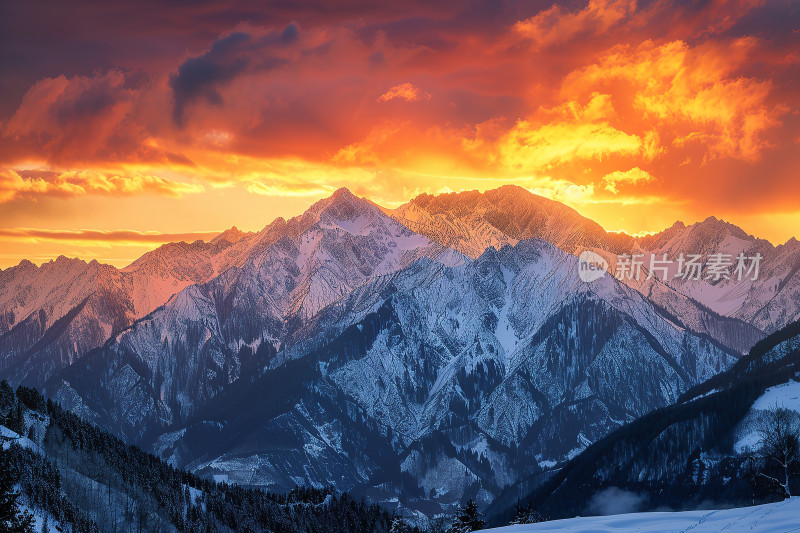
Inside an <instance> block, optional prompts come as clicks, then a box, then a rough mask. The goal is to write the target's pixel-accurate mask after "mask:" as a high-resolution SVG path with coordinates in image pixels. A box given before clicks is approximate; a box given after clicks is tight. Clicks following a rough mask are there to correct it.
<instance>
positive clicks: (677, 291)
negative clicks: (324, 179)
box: [386, 185, 800, 353]
mask: <svg viewBox="0 0 800 533" xmlns="http://www.w3.org/2000/svg"><path fill="white" fill-rule="evenodd" d="M386 212H387V213H389V214H390V215H391V216H392V217H394V218H395V219H396V220H398V221H399V222H401V223H402V224H404V225H406V226H407V227H409V228H410V229H412V230H414V231H416V232H419V233H422V234H424V235H427V236H429V237H430V238H432V239H434V240H436V241H437V242H440V243H442V244H445V245H447V246H450V247H453V248H455V249H457V250H459V251H461V252H463V253H464V254H466V255H468V256H470V257H477V256H478V255H480V254H481V253H482V252H483V250H485V249H486V248H487V247H490V246H491V247H494V248H499V247H501V246H503V245H504V244H511V245H514V244H516V243H517V242H519V240H521V239H529V238H539V239H543V240H546V241H548V242H551V243H553V244H555V245H556V246H558V247H559V248H561V249H562V250H564V251H566V252H568V253H572V254H579V253H580V252H581V251H584V250H589V251H592V252H595V253H597V254H599V255H600V256H602V257H603V258H604V259H605V260H606V262H607V263H608V264H609V269H610V271H611V272H615V271H616V269H617V261H618V257H619V256H620V255H621V254H641V256H640V258H639V260H640V261H641V262H642V265H643V266H642V270H641V276H640V277H639V278H638V279H637V278H636V277H633V276H631V277H628V276H622V278H623V279H622V281H623V282H624V283H626V284H627V285H629V286H630V287H633V288H635V289H636V290H638V291H639V292H641V293H642V294H644V295H645V296H646V297H647V298H648V299H649V300H651V301H652V302H654V303H655V304H656V305H658V306H660V307H662V308H663V309H665V310H668V311H669V312H670V313H671V314H672V315H673V316H675V317H681V320H682V321H683V320H685V321H688V322H689V325H690V327H692V328H693V329H695V330H696V331H703V332H704V333H706V334H708V335H709V336H711V337H712V338H714V339H717V340H718V341H722V342H726V343H727V345H728V346H730V347H733V348H734V349H736V350H737V351H739V352H741V353H744V352H746V351H747V349H749V347H750V346H751V345H752V344H753V343H754V342H756V341H757V340H758V339H760V338H762V337H763V336H764V335H765V334H766V333H769V332H772V331H775V330H776V329H779V328H780V327H782V326H785V325H786V324H788V323H790V322H791V321H793V320H796V319H797V318H798V317H800V274H799V272H800V243H798V242H797V241H796V240H794V239H792V240H790V241H788V242H787V243H786V244H783V245H779V246H773V245H771V244H770V243H769V242H767V241H765V240H762V239H757V238H755V237H753V236H750V235H747V234H746V233H745V232H744V231H742V230H741V229H740V228H738V227H737V226H734V225H733V224H729V223H726V222H723V221H720V220H717V219H716V218H714V217H710V218H708V219H707V220H705V221H703V222H699V223H697V224H693V225H691V226H688V227H687V226H685V225H684V224H683V223H680V222H678V223H676V224H675V225H674V226H672V227H671V228H668V229H666V230H665V231H663V232H661V233H658V234H655V235H652V236H645V237H640V238H635V239H634V238H631V237H629V236H626V235H624V234H617V233H609V232H606V231H605V230H603V228H602V227H600V226H599V225H598V224H596V223H595V222H593V221H591V220H589V219H587V218H584V217H582V216H581V215H579V214H578V213H577V212H576V211H574V210H573V209H571V208H569V207H567V206H564V205H563V204H560V203H558V202H555V201H552V200H548V199H546V198H543V197H540V196H537V195H535V194H532V193H530V192H529V191H527V190H526V189H523V188H521V187H517V186H512V185H507V186H504V187H501V188H499V189H495V190H492V191H487V192H485V193H479V192H477V191H470V192H461V193H450V194H442V195H438V196H432V195H427V194H423V195H420V196H418V197H417V198H415V199H414V200H412V201H410V202H408V203H406V204H404V205H402V206H400V207H399V208H397V209H394V210H386ZM740 253H744V254H745V256H746V257H747V258H750V257H753V256H755V255H756V254H761V256H762V259H761V261H760V272H759V275H758V278H757V279H756V280H755V281H751V280H749V279H747V278H748V277H750V276H752V274H753V273H751V274H750V275H749V276H743V278H744V279H742V280H739V279H736V276H734V271H735V268H736V266H737V262H736V258H737V256H738V254H740ZM665 254H666V257H667V259H668V260H670V261H671V266H670V268H669V270H668V274H667V275H666V276H664V275H663V274H661V273H659V272H658V271H655V270H654V271H653V274H654V275H653V276H652V277H651V278H650V279H647V277H648V274H649V273H650V269H649V265H650V260H651V258H655V259H657V260H658V259H662V258H663V257H664V256H665ZM681 254H683V256H684V257H688V256H689V255H690V254H699V255H701V256H702V259H703V261H704V262H707V260H708V258H709V256H712V255H714V254H724V255H723V257H724V258H725V259H726V260H728V261H730V262H731V263H732V264H731V265H730V267H729V268H728V272H729V274H730V277H731V279H722V280H715V279H714V277H713V276H712V277H709V276H708V271H707V270H703V272H702V273H701V275H700V279H699V280H696V281H695V280H692V279H681V278H680V277H676V274H677V273H678V259H679V257H681ZM747 266H748V267H749V266H750V262H748V263H747ZM697 303H699V304H701V305H702V306H705V307H707V308H708V309H710V310H711V311H713V312H714V314H717V315H718V316H719V317H720V320H717V322H716V323H715V324H714V325H711V326H710V327H709V325H708V324H704V323H703V322H702V321H699V320H698V317H697V316H696V313H695V311H694V308H695V307H696V304H697ZM722 317H728V318H734V319H737V320H735V321H725V320H722ZM742 322H744V323H746V324H747V325H746V326H744V328H741V326H742Z"/></svg>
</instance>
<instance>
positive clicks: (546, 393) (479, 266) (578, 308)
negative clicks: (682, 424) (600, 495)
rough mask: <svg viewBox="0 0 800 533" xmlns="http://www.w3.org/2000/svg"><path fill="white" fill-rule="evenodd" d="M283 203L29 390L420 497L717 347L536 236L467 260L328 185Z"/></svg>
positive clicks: (174, 445) (681, 376)
mask: <svg viewBox="0 0 800 533" xmlns="http://www.w3.org/2000/svg"><path fill="white" fill-rule="evenodd" d="M301 220H304V221H305V222H307V223H303V224H300V221H291V224H293V225H294V226H297V227H303V228H305V229H304V231H302V233H299V234H296V236H295V234H294V233H287V235H286V236H284V237H283V238H282V239H280V240H278V241H276V242H275V243H274V244H273V245H271V246H269V247H267V248H266V249H265V250H263V251H262V252H261V253H259V254H256V255H254V256H252V257H251V258H250V259H249V260H248V261H247V262H245V264H243V265H242V266H241V267H233V268H231V269H229V270H228V271H226V272H225V273H224V274H222V275H220V276H218V277H217V278H214V279H213V280H211V281H209V282H207V283H205V284H201V285H194V286H191V287H188V288H187V289H184V290H183V291H181V292H180V293H178V294H177V295H176V296H174V297H173V298H172V299H171V300H170V301H169V302H168V303H167V304H166V305H165V306H163V307H162V308H159V309H158V310H156V311H155V312H154V313H152V314H151V315H149V316H147V317H145V318H144V319H142V320H140V321H138V322H137V323H135V324H134V325H133V326H132V327H131V328H130V329H128V330H126V331H125V332H123V333H121V334H119V335H117V336H116V337H115V339H114V341H113V342H112V343H109V344H108V345H107V346H106V347H105V348H104V349H103V350H98V351H96V352H94V353H92V354H90V355H89V356H87V357H86V358H85V359H83V360H82V361H80V362H79V363H77V364H75V365H73V366H72V367H70V368H69V369H67V370H66V371H65V372H64V373H63V374H62V375H60V376H58V378H57V379H53V380H52V381H51V382H50V383H49V384H48V391H49V393H50V394H51V395H52V396H54V397H55V398H56V399H58V400H59V401H61V402H62V403H63V404H64V405H66V406H68V407H69V408H70V409H73V410H77V411H79V412H82V413H83V414H84V416H86V417H90V418H92V419H94V420H96V421H97V422H99V423H101V424H103V425H105V426H107V427H111V428H113V429H114V430H115V431H117V432H118V433H120V434H123V435H125V436H126V437H127V438H128V439H129V440H135V441H136V442H139V443H142V444H145V445H147V446H150V447H151V449H153V450H155V451H157V452H158V453H159V454H160V455H162V456H163V457H165V458H169V459H170V460H172V461H174V462H176V463H178V464H181V465H188V466H189V467H191V468H192V469H193V470H196V471H198V472H203V473H206V474H211V473H224V474H226V475H228V476H229V477H230V478H232V479H236V480H237V481H238V482H241V483H249V484H258V485H264V486H268V487H273V488H287V487H289V488H290V487H292V486H294V485H295V484H306V485H307V484H315V485H319V484H330V483H333V484H335V485H337V486H338V487H339V488H341V489H346V490H351V491H355V492H356V493H358V492H360V491H361V492H363V493H364V494H366V495H369V496H371V497H372V498H375V499H385V500H389V499H392V498H402V499H403V500H404V502H405V505H407V506H408V507H409V508H412V509H416V510H418V511H420V512H429V511H435V510H436V509H447V508H448V507H450V506H453V505H456V504H457V503H458V502H459V501H460V500H461V498H462V497H463V496H465V495H467V494H473V495H474V496H475V497H477V498H478V499H479V500H480V501H482V502H484V503H487V502H489V501H490V500H491V499H492V498H493V497H494V495H496V494H497V493H498V492H499V491H500V490H501V489H502V488H503V487H505V486H507V485H508V484H510V483H513V482H515V481H516V480H518V479H519V478H520V476H523V475H527V474H531V473H533V472H536V471H540V470H541V469H542V468H543V467H544V466H546V465H548V464H551V463H552V462H553V461H559V460H562V459H564V458H565V457H568V456H570V455H572V454H574V453H577V452H578V451H580V450H581V449H583V448H584V447H585V446H587V445H588V444H590V443H592V442H594V441H596V440H597V439H599V438H601V437H602V436H604V435H605V434H606V433H607V432H608V431H610V430H611V429H613V428H615V427H617V426H618V425H620V424H622V423H624V422H626V421H629V420H632V419H634V418H635V417H637V416H640V415H642V414H644V413H647V412H649V411H650V410H652V409H654V408H656V407H659V406H662V405H666V404H668V403H670V402H672V401H674V400H675V399H676V398H677V397H678V396H679V395H680V394H681V393H683V392H684V391H686V390H687V389H689V388H690V387H691V386H693V385H694V384H696V383H698V382H700V381H702V380H704V379H706V378H708V377H710V376H712V375H714V374H715V373H716V372H719V371H720V370H724V369H726V368H728V367H729V366H730V365H731V364H732V363H733V362H734V361H735V360H736V354H735V352H734V351H733V350H729V349H726V348H724V347H722V346H720V345H719V344H718V343H715V342H712V341H711V340H710V339H708V338H706V337H704V336H703V335H698V334H696V333H693V332H691V331H689V330H687V329H685V328H684V327H680V326H678V325H676V324H675V323H674V322H673V321H671V319H670V317H669V316H668V315H666V314H665V313H663V312H662V311H661V310H659V309H658V308H656V307H655V306H653V305H652V304H651V303H650V302H648V301H647V300H646V299H645V298H643V297H642V295H641V294H640V293H638V292H637V291H635V290H632V289H630V288H628V287H626V286H625V285H623V284H621V283H619V282H618V281H617V280H615V279H613V278H612V277H611V276H605V277H603V278H601V279H599V280H596V281H594V282H592V283H585V282H583V281H581V279H580V278H579V276H578V259H577V258H576V257H575V256H572V255H570V254H567V253H565V252H563V251H561V250H559V249H558V248H556V247H555V246H553V245H551V244H549V243H547V242H544V241H539V240H527V241H522V242H520V243H518V244H517V245H516V246H515V247H512V246H505V247H503V248H501V249H500V250H499V251H497V250H494V249H493V248H490V249H488V250H487V251H486V252H485V253H484V254H483V255H482V256H480V257H479V258H478V259H477V260H468V259H466V258H465V257H464V256H462V255H461V254H458V253H457V252H454V251H452V250H450V249H447V248H444V247H442V246H441V245H438V244H436V243H432V242H431V241H429V240H428V239H427V238H426V237H424V236H421V235H418V234H414V233H412V232H410V231H409V230H408V229H406V228H405V227H403V226H401V225H399V224H398V223H396V222H395V221H394V220H392V219H391V218H389V217H387V216H385V215H384V214H383V213H382V212H380V210H378V209H377V208H375V207H374V206H372V205H371V204H369V203H368V202H366V201H364V200H360V199H357V198H354V197H352V195H349V194H340V195H338V196H336V197H334V198H332V199H330V200H329V201H326V202H325V203H322V204H318V205H316V206H314V207H313V208H312V209H311V210H310V211H309V213H307V214H306V215H304V216H303V217H302V218H301ZM290 235H291V236H290ZM331 280H334V281H331ZM97 383H102V386H101V387H98V386H97ZM442 487H444V488H445V490H443V491H442V490H440V489H441V488H442ZM431 506H433V507H431Z"/></svg>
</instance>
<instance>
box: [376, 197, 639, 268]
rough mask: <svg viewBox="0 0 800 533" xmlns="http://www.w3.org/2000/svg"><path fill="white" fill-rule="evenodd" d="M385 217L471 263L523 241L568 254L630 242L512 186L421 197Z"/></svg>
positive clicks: (621, 248) (616, 247) (622, 246)
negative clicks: (486, 253) (534, 241)
mask: <svg viewBox="0 0 800 533" xmlns="http://www.w3.org/2000/svg"><path fill="white" fill-rule="evenodd" d="M387 212H388V213H389V214H390V215H391V216H392V217H393V218H395V219H396V220H397V221H399V222H400V223H402V224H404V225H405V226H407V227H408V228H410V229H412V230H414V231H416V232H417V233H421V234H423V235H426V236H428V237H430V238H431V239H433V240H435V241H437V242H440V243H442V244H444V245H446V246H449V247H451V248H454V249H456V250H458V251H460V252H462V253H464V254H466V255H468V256H470V257H478V256H480V255H481V254H482V253H483V251H484V250H485V249H486V248H488V247H493V248H498V249H499V248H500V247H501V246H503V245H504V244H512V245H513V244H516V243H517V242H519V241H521V240H524V239H542V240H546V241H548V242H551V243H553V244H555V245H556V246H558V247H559V248H561V249H562V250H564V251H566V252H569V253H573V252H575V251H576V250H577V251H580V250H581V249H586V248H601V249H604V250H608V251H611V252H613V253H619V252H622V251H624V250H627V249H629V248H630V245H631V242H632V239H631V238H630V237H628V236H626V235H620V234H614V233H607V232H606V231H605V230H604V229H603V228H602V227H600V225H599V224H597V223H596V222H594V221H592V220H590V219H588V218H585V217H583V216H581V215H580V214H578V212H577V211H575V210H574V209H571V208H569V207H567V206H565V205H564V204H561V203H559V202H556V201H553V200H548V199H547V198H543V197H541V196H537V195H535V194H531V193H530V192H528V191H527V190H526V189H523V188H522V187H517V186H514V185H506V186H504V187H500V188H499V189H495V190H491V191H487V192H485V193H480V192H478V191H470V192H463V193H450V194H441V195H437V196H433V195H429V194H423V195H420V196H418V197H417V198H415V199H413V200H412V201H410V202H408V203H407V204H404V205H402V206H400V207H398V208H397V209H394V210H390V211H387Z"/></svg>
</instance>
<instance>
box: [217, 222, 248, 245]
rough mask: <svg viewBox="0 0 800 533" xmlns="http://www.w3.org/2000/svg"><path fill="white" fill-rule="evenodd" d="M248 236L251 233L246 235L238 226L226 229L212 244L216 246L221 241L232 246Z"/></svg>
mask: <svg viewBox="0 0 800 533" xmlns="http://www.w3.org/2000/svg"><path fill="white" fill-rule="evenodd" d="M248 235H250V233H245V232H244V231H242V230H240V229H239V228H237V227H236V226H231V228H230V229H226V230H225V231H223V232H222V233H220V234H219V235H217V236H216V237H214V238H213V239H211V241H210V242H211V244H215V243H217V242H220V241H227V242H229V243H231V244H235V243H237V242H239V241H240V240H242V239H243V238H244V237H246V236H248Z"/></svg>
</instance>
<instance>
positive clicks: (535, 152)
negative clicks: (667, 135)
mask: <svg viewBox="0 0 800 533" xmlns="http://www.w3.org/2000/svg"><path fill="white" fill-rule="evenodd" d="M545 114H546V116H547V117H548V118H549V119H550V120H548V121H546V122H539V123H533V122H531V121H528V120H520V121H518V122H517V123H516V124H515V125H514V127H512V128H511V130H510V131H509V132H508V133H507V134H506V135H504V136H503V137H502V138H501V139H500V142H499V153H500V155H501V158H502V162H503V163H504V165H505V166H508V167H510V168H514V169H519V170H523V171H530V170H541V169H548V168H551V167H553V166H555V165H559V164H563V163H567V162H571V161H574V160H576V159H579V160H590V159H602V158H603V157H606V156H609V155H612V154H623V155H631V154H637V153H639V152H640V151H641V150H642V147H643V142H642V139H640V138H639V137H638V136H636V135H631V134H628V133H625V132H624V131H621V130H619V129H616V128H615V127H613V126H612V125H611V124H610V119H611V118H613V117H614V116H615V112H614V108H613V106H612V105H611V99H610V97H609V96H608V95H602V94H594V95H593V96H592V99H591V100H590V101H589V103H588V104H587V105H586V106H581V105H580V104H578V103H577V102H569V103H567V104H564V105H562V106H559V107H557V108H554V109H553V110H549V111H547V112H546V113H545Z"/></svg>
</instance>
